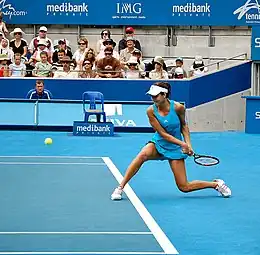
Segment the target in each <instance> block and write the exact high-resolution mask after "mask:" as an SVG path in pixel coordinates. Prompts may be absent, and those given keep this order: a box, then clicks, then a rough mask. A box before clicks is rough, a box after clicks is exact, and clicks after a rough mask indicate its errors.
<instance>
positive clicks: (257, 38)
mask: <svg viewBox="0 0 260 255" xmlns="http://www.w3.org/2000/svg"><path fill="white" fill-rule="evenodd" d="M251 59H252V60H255V61H259V60H260V26H255V27H253V28H252V37H251Z"/></svg>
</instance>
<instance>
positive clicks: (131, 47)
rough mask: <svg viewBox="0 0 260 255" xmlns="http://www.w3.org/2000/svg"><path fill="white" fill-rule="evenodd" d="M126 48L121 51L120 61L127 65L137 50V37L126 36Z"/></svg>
mask: <svg viewBox="0 0 260 255" xmlns="http://www.w3.org/2000/svg"><path fill="white" fill-rule="evenodd" d="M126 46H127V47H126V48H125V49H123V50H121V52H120V61H121V64H122V65H126V63H127V61H128V60H129V59H130V57H131V56H132V53H133V52H134V51H135V50H136V48H135V39H134V38H133V37H127V38H126Z"/></svg>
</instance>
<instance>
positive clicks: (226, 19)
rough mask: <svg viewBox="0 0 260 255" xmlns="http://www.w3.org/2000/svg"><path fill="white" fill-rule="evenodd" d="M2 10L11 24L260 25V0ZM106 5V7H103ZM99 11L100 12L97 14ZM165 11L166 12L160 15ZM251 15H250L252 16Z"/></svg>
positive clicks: (8, 0)
mask: <svg viewBox="0 0 260 255" xmlns="http://www.w3.org/2000/svg"><path fill="white" fill-rule="evenodd" d="M1 3H2V6H0V8H1V7H2V12H3V13H4V14H5V20H6V21H7V23H8V24H40V25H42V24H78V25H101V26H104V27H105V26H106V25H129V24H131V25H141V26H147V25H152V26H154V25H156V26H160V25H161V26H165V25H168V26H171V25H182V26H184V25H187V26H196V25H205V26H210V25H211V26H247V25H253V26H254V25H259V20H258V19H257V17H256V18H253V17H252V14H258V3H257V1H253V0H252V1H249V2H248V1H246V0H229V1H224V0H219V1H216V0H207V1H202V0H193V1H187V0H178V1H166V0H165V1H159V2H158V1H150V0H139V1H135V0H128V1H124V0H117V1H107V0H99V1H93V0H92V1H85V0H70V1H61V0H48V1H47V0H41V1H34V3H33V4H31V1H30V0H23V1H22V0H19V1H18V0H4V1H1ZM101 6H102V8H100V7H101ZM97 10H98V13H97ZM158 13H163V15H158ZM248 16H250V17H248Z"/></svg>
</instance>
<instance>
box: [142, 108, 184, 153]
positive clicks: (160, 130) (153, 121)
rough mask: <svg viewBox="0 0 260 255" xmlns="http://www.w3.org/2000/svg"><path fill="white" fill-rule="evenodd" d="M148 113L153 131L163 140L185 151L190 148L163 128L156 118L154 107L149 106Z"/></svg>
mask: <svg viewBox="0 0 260 255" xmlns="http://www.w3.org/2000/svg"><path fill="white" fill-rule="evenodd" d="M146 113H147V116H148V119H149V122H150V124H151V126H152V127H153V129H154V130H155V131H157V132H158V133H159V134H160V135H161V137H162V138H164V139H165V140H166V141H168V142H170V143H174V144H177V145H180V146H181V147H182V148H183V149H186V147H188V145H187V144H186V143H185V142H183V141H181V140H179V139H177V138H175V137H174V136H172V135H170V134H169V133H167V132H166V130H165V129H164V128H163V127H162V126H161V124H160V123H159V121H158V120H157V118H156V117H155V115H154V111H153V106H149V107H148V109H147V111H146Z"/></svg>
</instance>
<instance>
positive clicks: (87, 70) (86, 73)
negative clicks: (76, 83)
mask: <svg viewBox="0 0 260 255" xmlns="http://www.w3.org/2000/svg"><path fill="white" fill-rule="evenodd" d="M82 66H83V68H82V72H81V73H80V75H79V76H80V77H81V78H98V74H97V73H96V71H94V70H93V69H92V67H93V62H91V61H90V60H88V59H85V61H84V62H83V64H82Z"/></svg>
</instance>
